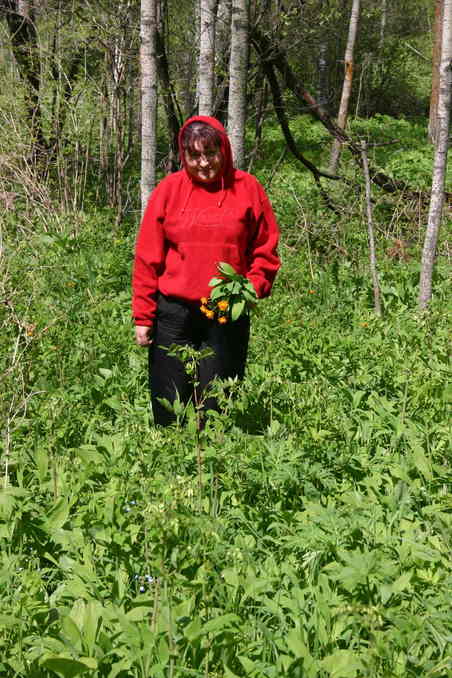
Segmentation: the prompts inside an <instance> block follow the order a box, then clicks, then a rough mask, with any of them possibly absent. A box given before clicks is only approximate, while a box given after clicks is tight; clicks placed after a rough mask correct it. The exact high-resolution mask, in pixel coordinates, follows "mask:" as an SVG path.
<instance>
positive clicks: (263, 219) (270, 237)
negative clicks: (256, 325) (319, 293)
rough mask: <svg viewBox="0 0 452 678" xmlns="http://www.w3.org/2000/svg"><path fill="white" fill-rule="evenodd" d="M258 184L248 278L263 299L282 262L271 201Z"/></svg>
mask: <svg viewBox="0 0 452 678" xmlns="http://www.w3.org/2000/svg"><path fill="white" fill-rule="evenodd" d="M256 183H257V191H258V207H257V209H256V210H255V219H256V223H255V231H254V234H253V237H252V239H251V242H250V243H249V245H248V251H247V259H248V272H247V278H248V280H250V281H251V282H252V284H253V286H254V289H255V290H256V294H257V296H258V298H259V299H261V298H263V297H268V295H269V294H270V292H271V289H272V285H273V281H274V279H275V276H276V274H277V272H278V270H279V268H280V266H281V261H280V259H279V257H278V253H277V246H278V241H279V227H278V224H277V222H276V218H275V215H274V213H273V209H272V206H271V204H270V200H269V199H268V197H267V195H266V193H265V191H264V189H263V188H262V186H261V185H260V184H259V183H258V182H257V181H256Z"/></svg>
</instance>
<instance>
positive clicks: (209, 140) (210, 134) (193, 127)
mask: <svg viewBox="0 0 452 678" xmlns="http://www.w3.org/2000/svg"><path fill="white" fill-rule="evenodd" d="M196 141H200V142H201V143H202V147H203V148H220V147H221V135H220V133H219V132H218V130H216V129H215V127H212V126H211V125H208V124H207V123H205V122H196V121H195V122H191V123H190V124H189V125H187V127H186V128H185V129H184V131H183V132H182V148H183V149H184V151H194V146H195V142H196Z"/></svg>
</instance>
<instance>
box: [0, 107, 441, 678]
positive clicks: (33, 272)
mask: <svg viewBox="0 0 452 678" xmlns="http://www.w3.org/2000/svg"><path fill="white" fill-rule="evenodd" d="M389 124H391V125H392V127H393V129H392V130H391V132H390V133H389V132H388V125H389ZM306 125H307V123H306V119H305V118H300V119H299V120H298V121H297V122H296V123H294V130H295V132H296V135H299V137H300V139H302V140H304V142H303V143H304V144H305V148H304V150H303V152H306V155H307V156H308V157H309V153H311V155H312V157H313V158H314V157H315V158H316V160H318V159H319V158H320V157H321V153H322V152H323V150H324V149H325V148H326V146H327V145H328V144H327V143H326V138H325V133H324V132H323V131H322V129H321V128H318V127H316V126H313V125H312V123H309V130H308V129H307V127H306ZM353 125H355V127H356V133H360V134H364V135H366V136H367V137H368V138H369V139H370V140H372V139H373V140H375V141H377V140H380V141H381V140H382V135H383V134H384V133H386V134H387V135H388V134H389V136H391V137H392V138H394V137H399V138H400V137H401V135H403V146H402V147H403V150H400V147H399V146H397V145H394V146H385V147H381V148H375V149H374V150H373V151H372V153H373V154H374V158H373V159H374V161H375V162H377V163H378V164H379V165H381V166H383V167H385V169H386V171H393V172H394V174H395V175H397V178H399V179H404V180H406V181H409V182H410V184H411V185H417V186H418V187H421V188H426V187H427V189H428V185H427V184H428V182H427V179H426V178H425V173H424V168H425V167H427V170H428V171H427V170H426V172H427V174H428V172H430V171H431V160H430V158H429V156H428V153H427V151H426V149H427V146H425V147H424V146H422V143H424V142H422V143H421V136H423V138H424V139H425V128H422V126H421V125H420V123H419V124H418V123H416V122H408V121H404V120H400V121H396V120H390V119H386V120H385V119H384V117H383V116H380V117H376V118H375V119H373V120H372V121H361V122H354V123H353ZM421 130H422V131H421ZM384 131H385V132H384ZM385 140H386V139H385ZM280 147H281V139H280V136H279V134H278V132H277V131H276V128H275V129H274V130H272V129H271V128H270V129H269V130H267V131H266V133H265V146H264V148H263V151H262V155H261V158H260V160H259V166H257V167H256V172H257V174H258V176H259V177H260V179H261V180H262V181H263V182H264V183H265V184H266V185H267V186H268V191H269V194H270V196H271V199H272V201H273V203H274V205H275V209H276V211H277V214H278V217H279V220H280V222H281V226H282V232H283V236H282V244H281V248H280V252H281V257H282V261H283V267H282V270H281V272H280V275H279V277H278V279H277V282H276V284H275V288H274V294H273V296H272V297H271V299H269V300H266V301H264V302H262V303H260V304H259V312H258V313H256V315H255V317H254V318H253V331H252V340H251V347H250V357H249V363H248V369H247V374H246V378H245V380H244V382H243V384H235V383H230V384H227V385H226V386H227V388H224V385H221V384H219V385H218V386H217V388H218V392H219V397H220V398H222V402H223V405H224V412H223V414H222V415H218V414H212V415H211V416H210V417H209V418H208V421H207V425H206V427H205V429H204V430H203V431H201V432H200V431H198V428H197V426H196V412H195V411H194V409H193V408H192V407H190V408H189V409H188V411H187V412H186V413H185V418H186V423H185V425H183V426H182V425H177V426H174V427H172V428H170V429H168V430H157V429H155V428H154V427H153V426H152V423H150V413H149V404H148V393H147V384H146V353H145V351H143V349H140V348H139V347H137V346H135V345H134V343H133V339H132V338H133V333H132V326H131V320H130V291H129V286H130V282H129V281H130V266H131V259H132V252H133V245H134V239H135V233H136V226H137V221H138V216H139V213H138V212H131V213H130V214H129V219H128V220H126V221H124V222H123V223H122V224H120V225H115V218H114V215H113V214H112V213H111V212H109V211H108V210H105V209H102V208H101V207H99V206H97V207H95V206H92V207H88V206H89V205H90V202H91V204H92V205H94V197H93V196H94V192H93V194H92V196H91V197H90V196H89V195H88V194H87V198H86V208H85V211H83V212H82V211H77V212H72V213H69V212H65V213H62V212H61V211H58V210H57V209H53V208H52V209H50V208H49V209H46V208H45V207H42V206H41V207H40V208H39V209H38V208H37V207H36V209H35V206H34V205H33V204H31V203H27V202H26V201H25V200H24V198H23V196H20V197H19V199H18V200H17V201H16V203H15V205H14V208H13V209H10V210H6V209H5V210H4V211H3V213H2V243H1V247H2V258H1V272H0V275H1V279H0V286H1V287H0V299H1V308H0V322H1V327H2V341H1V349H0V374H1V378H2V387H1V390H2V398H1V402H0V416H1V418H2V428H3V433H4V435H3V438H2V450H1V452H2V456H1V464H2V465H1V470H2V486H1V491H0V560H1V569H0V675H2V676H8V677H10V676H11V677H17V678H19V677H20V678H51V677H52V676H56V675H57V676H62V677H63V678H71V677H73V676H79V675H83V676H90V677H91V676H92V677H93V678H129V677H130V678H132V677H133V678H150V677H153V678H167V677H174V678H176V677H177V678H188V677H190V676H200V677H202V676H211V677H212V678H214V677H218V678H219V677H220V676H221V677H224V678H234V677H245V676H248V677H250V678H262V677H263V676H267V677H268V678H279V677H280V676H288V677H293V678H295V677H300V678H359V677H366V678H370V677H376V678H394V677H401V678H402V677H403V678H414V677H421V676H422V678H425V677H427V676H431V677H432V678H433V677H434V678H446V677H447V676H450V675H452V659H451V640H452V622H451V614H450V610H451V607H452V595H451V591H452V573H451V543H452V529H451V528H452V523H451V516H452V512H451V510H452V503H451V495H450V488H451V480H452V477H451V456H450V426H449V423H448V419H447V402H448V391H447V377H448V374H450V372H449V362H448V320H449V319H448V315H447V310H446V309H447V295H448V285H447V283H448V281H447V264H448V263H449V250H448V246H447V242H446V241H445V238H444V237H443V239H442V241H441V243H440V249H439V251H440V255H439V258H438V264H437V269H436V279H435V283H434V298H433V302H432V305H431V308H430V312H429V314H428V315H425V316H424V317H419V316H418V315H417V313H416V298H417V283H418V276H419V259H420V256H419V251H420V246H421V244H422V239H423V231H424V226H425V208H424V207H422V205H421V204H420V203H418V204H414V203H413V202H410V201H408V200H406V199H404V197H403V196H401V195H395V196H387V195H383V194H381V193H375V194H374V199H375V204H374V214H375V220H376V226H377V238H378V260H379V267H380V277H381V286H382V298H383V307H384V308H383V316H382V318H377V317H375V315H374V313H373V311H372V286H371V281H370V276H369V273H368V263H367V243H366V227H365V224H364V218H363V217H362V192H359V191H358V190H357V189H356V184H357V183H359V182H360V181H361V179H360V177H359V175H358V172H357V170H356V169H351V165H350V166H349V167H350V168H349V169H348V170H347V169H346V168H347V165H345V168H344V171H347V172H348V173H349V177H350V184H349V185H348V186H346V187H345V188H344V184H343V183H342V184H340V185H339V184H335V185H330V186H329V187H328V190H330V191H331V194H332V196H333V197H334V200H335V201H336V204H337V205H338V206H339V214H336V215H335V214H332V213H328V211H327V210H326V208H325V206H324V204H323V203H322V201H321V198H320V197H319V196H318V193H317V191H316V188H315V185H314V184H313V182H312V180H311V179H310V177H309V175H308V174H306V173H305V172H304V171H302V170H301V168H300V167H298V166H297V165H296V163H295V161H292V160H290V159H289V158H288V157H287V158H286V159H285V160H284V161H283V162H282V164H281V165H280V166H279V168H277V171H275V164H276V162H277V157H278V156H279V155H280ZM326 157H327V154H326V155H325V158H326ZM88 188H89V186H88ZM88 188H87V190H88ZM19 193H20V190H19ZM136 201H137V203H138V191H137V196H136ZM30 205H31V207H30ZM445 233H446V231H443V236H444V234H445ZM400 242H402V243H403V245H397V243H400ZM449 396H450V392H449ZM178 414H182V413H181V412H180V411H179V412H178Z"/></svg>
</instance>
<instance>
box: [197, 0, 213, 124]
mask: <svg viewBox="0 0 452 678" xmlns="http://www.w3.org/2000/svg"><path fill="white" fill-rule="evenodd" d="M216 11H217V0H201V1H200V30H199V80H198V96H199V102H198V111H199V115H212V111H213V99H214V94H213V90H214V78H215V19H216Z"/></svg>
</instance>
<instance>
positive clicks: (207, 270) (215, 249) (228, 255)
mask: <svg viewBox="0 0 452 678" xmlns="http://www.w3.org/2000/svg"><path fill="white" fill-rule="evenodd" d="M180 251H181V254H182V271H181V273H182V275H183V277H184V280H185V283H186V285H187V286H188V287H189V288H193V289H199V288H202V289H203V290H204V289H205V288H206V287H207V286H208V284H209V281H210V279H211V278H213V277H214V276H215V275H218V270H217V265H218V264H219V263H220V262H222V261H224V262H226V263H227V264H230V265H231V266H232V267H233V268H234V269H235V270H236V271H237V272H238V273H241V274H242V275H244V273H245V271H244V267H245V261H244V257H242V256H241V255H240V252H239V249H238V247H237V246H236V245H233V244H225V243H202V242H200V243H197V242H191V243H184V244H183V245H182V246H181V247H180Z"/></svg>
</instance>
